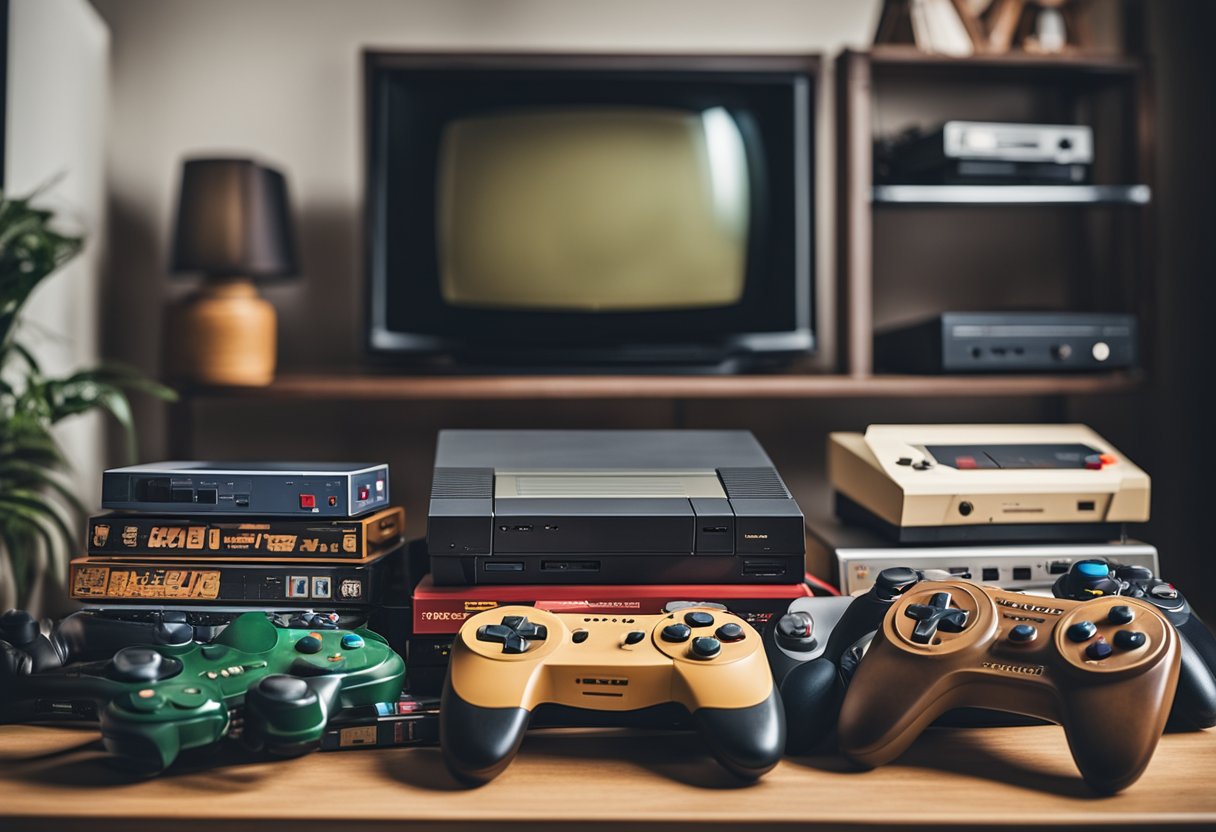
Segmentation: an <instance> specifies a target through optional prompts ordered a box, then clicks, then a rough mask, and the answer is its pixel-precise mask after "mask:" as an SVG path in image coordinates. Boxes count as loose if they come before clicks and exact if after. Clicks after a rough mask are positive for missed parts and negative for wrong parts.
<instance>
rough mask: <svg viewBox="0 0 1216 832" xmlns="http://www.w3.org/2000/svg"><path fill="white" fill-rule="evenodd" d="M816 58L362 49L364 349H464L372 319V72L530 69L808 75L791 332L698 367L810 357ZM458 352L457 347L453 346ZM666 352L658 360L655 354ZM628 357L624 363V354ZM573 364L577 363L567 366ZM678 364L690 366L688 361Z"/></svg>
mask: <svg viewBox="0 0 1216 832" xmlns="http://www.w3.org/2000/svg"><path fill="white" fill-rule="evenodd" d="M821 65H822V59H821V57H820V56H819V55H818V54H741V53H721V54H702V53H698V54H616V53H611V54H610V53H551V52H478V53H466V52H413V51H398V50H381V49H367V50H364V52H363V80H362V82H363V108H364V113H363V128H364V140H363V152H364V159H363V166H362V167H363V171H364V183H363V184H364V194H363V217H362V223H363V230H362V237H363V249H362V250H363V261H364V262H363V268H362V273H363V276H364V292H363V301H364V304H363V312H364V315H363V321H364V331H365V340H364V347H365V350H366V352H367V354H368V355H369V357H371V358H372V359H375V360H380V361H385V362H389V363H392V362H396V363H404V362H408V361H417V360H419V359H420V358H422V357H425V356H453V357H455V356H459V355H460V354H461V353H462V351H464V349H467V348H468V346H469V345H468V343H467V342H462V341H461V339H459V338H457V337H453V336H441V335H430V334H423V333H410V332H400V331H397V330H391V329H389V328H387V326H385V325H384V323H383V321H382V320H377V309H376V305H377V300H378V296H379V298H380V299H381V300H382V299H383V296H384V292H383V290H382V289H381V288H379V285H378V284H379V281H380V280H381V279H382V277H381V273H382V271H383V268H382V267H380V266H379V264H378V263H377V258H378V256H379V252H378V244H379V239H378V234H377V229H378V225H377V223H378V220H377V217H378V216H379V212H380V210H381V209H380V207H379V205H380V201H381V200H382V199H383V192H384V187H385V178H384V176H383V175H381V174H382V167H383V165H382V160H381V159H380V158H379V156H378V150H379V142H378V140H377V135H376V131H377V129H378V128H379V126H380V125H379V123H378V119H379V118H380V116H381V113H380V111H379V108H378V107H377V101H376V93H377V83H376V82H377V77H378V75H379V74H380V73H382V72H386V71H393V70H400V69H414V70H474V71H492V70H531V71H536V70H540V71H546V72H549V71H552V72H560V71H563V70H569V71H607V72H614V71H619V72H672V73H678V72H719V73H721V72H740V73H743V72H752V73H758V72H774V73H785V74H803V75H806V76H807V78H808V87H807V91H806V95H805V96H804V97H802V98H801V99H799V100H797V101H795V111H794V129H795V145H796V147H797V148H798V149H799V152H797V153H796V155H795V157H794V159H793V167H794V171H795V173H794V175H795V183H794V204H795V211H796V213H797V215H798V218H797V219H796V223H795V227H796V229H798V231H797V232H796V235H795V240H794V247H795V252H794V263H795V266H794V286H793V302H794V304H795V324H794V326H793V327H792V328H790V329H784V330H779V331H762V332H733V333H728V334H726V335H724V336H723V337H722V338H721V339H718V341H716V342H715V344H714V346H715V347H717V350H716V351H717V352H718V353H720V355H718V356H717V357H710V356H706V357H705V359H704V360H705V361H715V360H720V361H722V362H731V361H732V359H740V358H742V359H744V360H746V359H747V357H749V356H750V357H751V358H753V359H755V360H757V361H761V360H763V359H764V357H773V356H781V357H786V356H788V357H794V356H798V355H807V354H810V353H812V352H813V351H814V350H815V348H816V346H817V341H816V337H815V327H814V321H815V315H816V313H817V309H816V306H815V300H814V289H815V280H816V276H815V272H816V264H815V258H816V239H815V237H816V194H815V179H816V176H817V172H816V132H815V131H816V107H817V106H818V103H819V95H820V80H821V75H820V72H821ZM700 346H701V344H700V342H698V343H696V344H692V343H691V342H690V343H689V345H688V347H686V348H684V347H682V346H681V345H675V346H673V345H664V346H659V345H654V344H652V343H649V342H646V341H644V340H643V339H639V341H638V342H637V344H636V345H630V346H625V347H621V348H619V349H611V350H609V351H608V352H609V354H608V355H605V354H604V351H603V350H601V349H597V348H591V349H588V350H587V351H586V355H585V356H583V355H582V353H583V351H582V350H580V349H579V348H578V347H562V348H554V349H553V350H552V351H551V352H555V353H560V354H561V355H563V356H567V359H566V360H563V361H559V362H558V363H562V364H569V363H570V362H569V360H568V356H569V355H570V354H571V353H573V354H574V355H575V356H576V357H580V356H581V357H583V358H585V360H586V363H588V364H597V363H611V362H612V360H613V357H614V355H615V356H616V357H619V358H621V360H622V363H624V364H630V365H636V364H637V363H638V361H637V358H638V355H637V354H633V355H630V353H636V352H639V351H640V352H641V353H642V354H643V355H645V354H647V353H650V352H653V353H655V356H656V357H655V360H656V363H659V364H662V363H671V361H672V360H673V359H672V356H680V355H687V354H688V352H689V351H690V350H691V351H692V352H696V351H697V348H698V347H700ZM462 348H463V349H462ZM545 352H546V350H543V349H542V350H533V351H532V353H533V356H534V357H535V358H536V359H537V360H538V361H540V362H542V363H543V362H545V361H546V359H545V357H544V353H545ZM664 352H667V353H670V355H669V356H667V357H663V356H661V355H660V354H661V353H664ZM627 356H628V357H627ZM575 363H578V361H577V360H576V362H575ZM687 363H691V364H696V363H699V359H697V358H692V359H691V360H689V361H688V362H687Z"/></svg>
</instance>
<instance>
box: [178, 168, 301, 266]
mask: <svg viewBox="0 0 1216 832" xmlns="http://www.w3.org/2000/svg"><path fill="white" fill-rule="evenodd" d="M173 271H175V272H203V273H205V274H208V275H214V276H240V277H273V276H286V275H291V274H295V273H296V245H295V234H294V233H293V231H292V227H291V211H290V209H289V206H288V201H287V180H286V179H284V177H283V174H281V173H279V172H278V171H277V170H273V169H272V168H268V167H265V166H263V165H259V164H258V163H256V162H254V161H252V160H249V159H188V160H186V162H185V163H184V164H183V165H182V184H181V197H180V200H179V202H178V206H177V225H176V227H175V229H174V234H173Z"/></svg>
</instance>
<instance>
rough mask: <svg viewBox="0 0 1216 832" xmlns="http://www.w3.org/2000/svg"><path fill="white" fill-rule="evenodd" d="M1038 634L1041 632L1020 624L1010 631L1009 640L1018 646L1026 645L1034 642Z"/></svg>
mask: <svg viewBox="0 0 1216 832" xmlns="http://www.w3.org/2000/svg"><path fill="white" fill-rule="evenodd" d="M1038 634H1039V631H1038V630H1036V629H1035V628H1034V627H1031V626H1030V625H1029V624H1018V625H1017V626H1016V627H1014V628H1013V629H1012V630H1010V631H1009V640H1010V641H1013V642H1017V643H1018V644H1026V643H1027V642H1030V641H1034V638H1035V636H1037V635H1038Z"/></svg>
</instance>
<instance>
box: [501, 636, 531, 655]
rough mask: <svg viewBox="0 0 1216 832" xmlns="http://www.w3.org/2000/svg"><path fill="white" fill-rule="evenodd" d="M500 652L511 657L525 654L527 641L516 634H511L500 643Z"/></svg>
mask: <svg viewBox="0 0 1216 832" xmlns="http://www.w3.org/2000/svg"><path fill="white" fill-rule="evenodd" d="M502 652H504V653H510V654H513V655H519V654H520V653H527V652H528V640H527V639H525V638H523V637H522V636H520V635H519V634H518V633H511V635H509V636H507V638H506V641H504V642H503V643H502Z"/></svg>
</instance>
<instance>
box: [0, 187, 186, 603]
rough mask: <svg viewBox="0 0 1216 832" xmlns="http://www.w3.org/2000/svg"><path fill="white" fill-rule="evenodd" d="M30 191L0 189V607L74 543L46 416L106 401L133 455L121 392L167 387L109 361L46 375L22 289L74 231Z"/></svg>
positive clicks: (73, 501) (26, 596)
mask: <svg viewBox="0 0 1216 832" xmlns="http://www.w3.org/2000/svg"><path fill="white" fill-rule="evenodd" d="M35 197H36V194H34V195H31V196H27V197H24V198H13V197H8V196H6V195H5V194H3V193H0V610H2V609H4V608H5V607H6V606H9V605H12V604H14V603H16V604H19V605H23V606H24V605H26V604H28V603H29V601H30V593H31V591H32V589H33V588H34V586H35V585H36V583H37V580H38V577H39V576H40V575H41V574H49V575H50V576H51V577H53V578H56V579H58V580H62V579H63V577H64V575H65V574H66V572H67V561H68V559H69V558H70V557H71V553H72V552H74V551H75V550H76V548H77V546H78V545H79V543H80V539H81V534H80V531H81V528H82V525H83V515H84V514H85V513H86V509H85V507H84V506H83V505H82V504H81V502H80V499H79V498H78V497H77V496H76V495H75V494H74V493H73V491H72V487H71V484H70V482H69V481H68V478H67V475H68V473H69V472H70V471H71V464H70V463H69V461H68V460H67V459H66V458H65V457H64V455H63V453H62V452H61V451H60V449H59V446H58V445H57V444H56V441H55V438H54V435H53V431H52V428H53V426H54V425H55V424H56V423H58V422H60V421H61V420H63V419H66V418H68V417H70V416H76V415H79V414H81V413H86V412H88V411H91V410H97V409H100V410H103V411H106V412H108V413H110V414H111V415H112V416H113V417H114V418H115V419H116V420H117V421H118V422H119V424H120V425H122V427H123V428H124V429H125V431H126V434H127V443H128V449H129V450H128V452H129V453H130V454H132V455H133V454H134V448H135V429H134V421H133V419H132V415H131V407H130V403H129V402H128V400H127V392H128V391H130V390H143V391H146V392H148V393H151V394H152V395H154V396H157V397H158V398H161V399H165V400H171V399H173V398H174V397H175V394H174V393H173V391H172V390H169V389H168V388H166V387H164V386H162V385H160V384H157V383H155V382H153V381H150V380H149V379H147V378H145V377H144V376H143V375H141V374H140V373H138V372H137V371H135V370H132V369H129V368H125V367H121V366H116V365H102V366H99V367H95V368H93V369H85V370H80V371H78V372H75V373H73V374H71V375H69V376H66V377H63V378H48V377H47V376H46V375H44V374H43V372H42V370H41V368H40V367H39V365H38V361H37V359H36V358H35V356H34V354H33V353H32V352H31V351H30V350H29V349H28V348H27V347H26V346H25V345H23V344H22V342H21V341H20V340H19V337H18V336H19V334H20V324H21V312H22V308H23V307H24V306H25V303H26V301H27V300H28V299H29V297H30V295H31V294H32V293H33V292H34V290H35V289H36V288H37V287H38V286H39V285H40V284H41V283H42V281H44V280H46V279H47V277H49V276H50V275H51V274H52V273H54V272H55V271H56V270H57V269H58V268H59V267H60V266H62V265H63V264H65V263H67V262H68V261H69V260H71V259H72V258H73V257H75V256H76V254H77V253H79V252H80V249H81V247H82V246H83V244H84V240H83V238H82V237H78V236H71V235H68V234H64V233H61V232H60V231H57V230H55V229H54V228H53V227H52V226H53V224H54V214H53V212H51V211H49V210H45V209H40V208H36V207H34V206H33V205H32V204H31V203H32V200H33V199H34V198H35Z"/></svg>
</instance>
